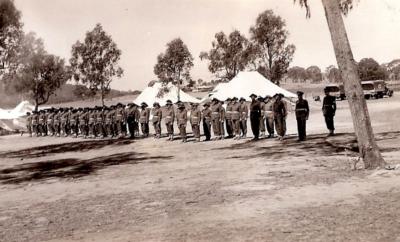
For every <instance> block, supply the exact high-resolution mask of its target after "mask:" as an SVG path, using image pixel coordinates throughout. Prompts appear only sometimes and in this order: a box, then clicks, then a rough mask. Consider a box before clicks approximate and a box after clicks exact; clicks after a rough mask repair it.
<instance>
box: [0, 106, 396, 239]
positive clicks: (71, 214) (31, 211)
mask: <svg viewBox="0 0 400 242" xmlns="http://www.w3.org/2000/svg"><path fill="white" fill-rule="evenodd" d="M384 101H388V100H380V101H373V102H371V104H370V107H372V108H371V116H372V119H373V122H374V127H375V130H377V132H378V133H379V134H378V135H377V138H378V140H379V145H380V146H381V148H382V151H383V153H384V156H385V159H386V160H387V161H388V162H389V163H392V164H397V163H399V160H398V158H397V157H398V155H399V153H400V132H398V131H397V130H396V128H397V129H398V124H397V120H398V119H397V118H398V117H399V115H400V113H399V111H400V105H399V100H398V99H396V98H394V99H391V100H390V105H388V104H387V103H385V102H384ZM340 105H342V107H341V110H339V112H338V117H337V122H338V123H337V126H338V131H339V132H342V133H341V134H339V135H337V136H335V137H333V138H328V139H327V138H325V137H324V135H322V134H320V133H322V132H323V131H324V130H323V129H324V127H323V125H320V124H319V121H318V120H320V117H319V116H320V113H319V110H317V107H316V108H315V110H313V114H312V115H311V120H310V123H309V126H308V127H309V129H310V133H312V135H311V136H310V137H309V139H308V141H307V142H304V143H298V142H296V141H295V137H294V136H292V137H290V138H289V139H287V140H285V141H284V143H283V144H282V143H281V142H278V141H275V140H274V141H273V140H262V141H259V142H256V143H254V142H250V141H249V140H244V141H239V142H235V141H233V140H224V141H221V142H206V143H198V144H195V143H187V144H181V143H180V142H179V141H176V142H172V143H171V142H167V141H165V140H162V141H160V142H155V141H154V140H153V139H145V140H134V141H131V140H111V141H108V140H106V141H102V140H93V141H88V140H77V139H70V138H67V139H60V138H33V139H32V138H28V137H19V136H8V137H0V160H1V162H0V192H1V194H2V196H1V197H0V240H1V241H49V240H50V241H187V240H189V241H199V240H201V241H210V240H211V241H255V240H256V241H257V240H258V241H400V203H399V202H398V201H399V199H400V187H399V185H398V184H399V182H400V171H398V170H396V171H364V170H357V171H353V170H352V169H351V166H352V160H353V158H352V157H353V156H356V153H353V152H351V151H345V150H344V147H349V148H350V147H352V144H353V143H354V137H353V136H352V135H351V134H349V133H348V132H350V131H351V125H350V126H349V115H348V113H347V112H348V111H347V109H346V105H345V104H340ZM375 107H379V108H375ZM384 116H385V117H384ZM313 117H315V118H313ZM288 123H289V126H290V127H289V132H290V133H293V130H294V128H293V117H290V118H289V120H288ZM360 165H361V164H358V166H359V167H360Z"/></svg>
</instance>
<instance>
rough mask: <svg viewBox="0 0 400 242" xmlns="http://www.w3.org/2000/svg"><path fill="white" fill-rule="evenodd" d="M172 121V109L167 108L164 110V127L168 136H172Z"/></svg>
mask: <svg viewBox="0 0 400 242" xmlns="http://www.w3.org/2000/svg"><path fill="white" fill-rule="evenodd" d="M174 120H175V111H174V107H172V106H171V107H168V108H167V109H166V110H165V126H166V127H167V133H168V135H169V136H171V135H174Z"/></svg>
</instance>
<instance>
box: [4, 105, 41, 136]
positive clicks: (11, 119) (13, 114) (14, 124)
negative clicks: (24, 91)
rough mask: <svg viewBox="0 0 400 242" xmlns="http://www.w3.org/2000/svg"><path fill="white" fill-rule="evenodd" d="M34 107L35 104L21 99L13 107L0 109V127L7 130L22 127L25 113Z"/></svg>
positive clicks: (23, 126)
mask: <svg viewBox="0 0 400 242" xmlns="http://www.w3.org/2000/svg"><path fill="white" fill-rule="evenodd" d="M34 109H35V106H33V105H32V104H30V103H29V102H28V101H22V102H21V103H20V104H18V105H17V106H16V107H15V108H14V109H8V110H7V109H0V127H1V128H3V129H5V130H9V131H12V130H16V129H24V128H25V126H26V124H25V115H26V113H27V112H32V110H34Z"/></svg>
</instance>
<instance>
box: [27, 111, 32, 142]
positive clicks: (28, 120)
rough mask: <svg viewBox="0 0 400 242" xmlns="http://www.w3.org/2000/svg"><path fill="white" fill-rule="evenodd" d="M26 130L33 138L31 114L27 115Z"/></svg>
mask: <svg viewBox="0 0 400 242" xmlns="http://www.w3.org/2000/svg"><path fill="white" fill-rule="evenodd" d="M26 130H27V131H28V134H29V137H32V115H31V113H30V112H27V113H26Z"/></svg>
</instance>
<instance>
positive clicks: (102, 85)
mask: <svg viewBox="0 0 400 242" xmlns="http://www.w3.org/2000/svg"><path fill="white" fill-rule="evenodd" d="M100 88H101V105H102V106H103V107H104V84H103V82H101V87H100Z"/></svg>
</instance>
